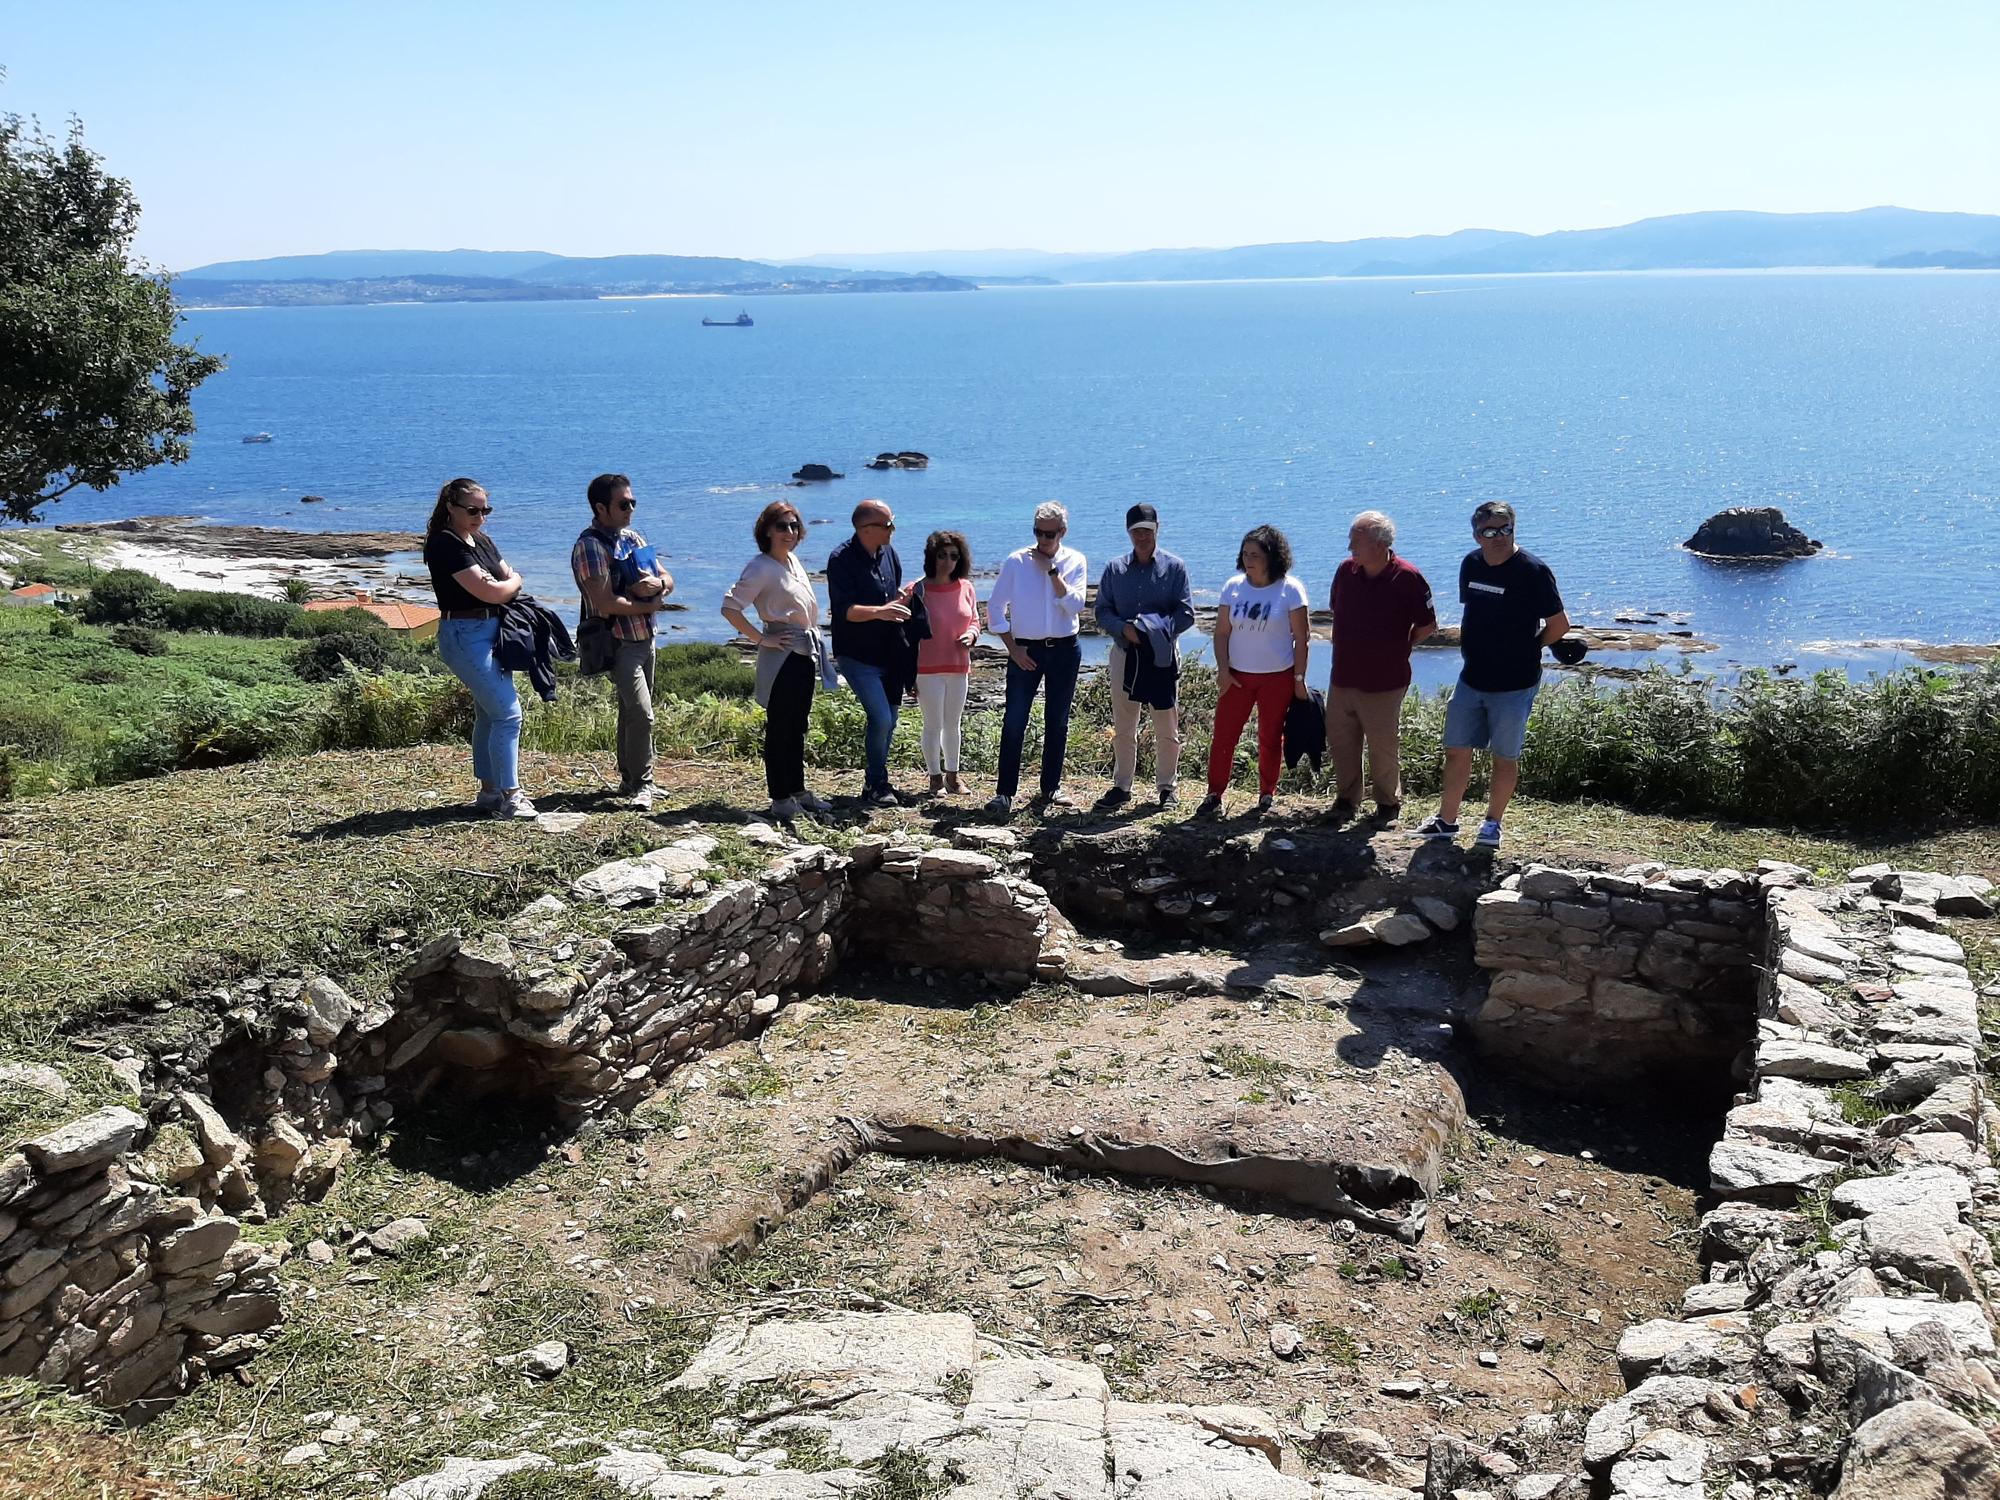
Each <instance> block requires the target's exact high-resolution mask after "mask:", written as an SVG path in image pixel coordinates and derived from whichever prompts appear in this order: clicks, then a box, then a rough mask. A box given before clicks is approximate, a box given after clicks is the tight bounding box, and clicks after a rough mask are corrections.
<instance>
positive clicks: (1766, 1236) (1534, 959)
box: [1426, 861, 2000, 1500]
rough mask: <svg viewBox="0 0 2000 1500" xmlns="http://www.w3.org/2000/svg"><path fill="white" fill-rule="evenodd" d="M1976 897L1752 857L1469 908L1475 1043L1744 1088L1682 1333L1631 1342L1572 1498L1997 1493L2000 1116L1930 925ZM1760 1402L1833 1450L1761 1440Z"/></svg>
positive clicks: (1983, 902)
mask: <svg viewBox="0 0 2000 1500" xmlns="http://www.w3.org/2000/svg"><path fill="white" fill-rule="evenodd" d="M1635 887H1636V889H1635ZM1990 893H1991V887H1990V886H1988V885H1987V883H1986V882H1985V881H1983V880H1968V879H1961V878H1953V877H1948V876H1939V875H1933V874H1925V873H1919V872H1911V871H1897V870H1891V869H1890V868H1889V867H1888V866H1886V865H1881V866H1871V867H1867V868H1863V869H1860V870H1856V871H1855V872H1853V874H1852V875H1850V877H1849V878H1848V879H1847V880H1846V881H1844V882H1839V883H1836V884H1834V885H1832V886H1828V887H1820V888H1814V887H1813V886H1812V885H1811V882H1810V877H1809V876H1808V875H1807V873H1806V872H1805V871H1804V870H1802V869H1800V868H1799V867H1797V866H1795V865H1785V864H1781V863H1778V862H1774V861H1767V862H1765V863H1764V864H1762V865H1760V866H1759V870H1758V874H1757V875H1756V876H1755V877H1749V876H1744V875H1741V874H1738V873H1737V872H1735V871H1730V870H1720V871H1714V872H1708V871H1700V870H1672V871H1669V870H1664V869H1662V868H1660V867H1655V866H1639V867H1635V868H1632V869H1629V870H1626V871H1625V872H1623V873H1622V874H1619V875H1604V874H1600V873H1595V872H1591V871H1566V870H1553V869H1547V868H1542V867H1532V866H1531V867H1530V868H1529V869H1528V870H1526V871H1525V872H1523V874H1522V875H1521V876H1520V877H1519V879H1518V880H1517V881H1513V882H1511V883H1510V884H1509V887H1508V888H1506V889H1502V890H1499V891H1495V892H1493V893H1491V894H1489V895H1488V896H1486V897H1484V898H1482V900H1481V901H1480V903H1479V907H1478V911H1477V913H1476V915H1475V932H1476V934H1477V949H1476V954H1477V959H1478V962H1479V963H1480V964H1481V965H1482V966H1484V967H1486V968H1488V969H1490V970H1492V971H1493V975H1494V977H1493V980H1492V983H1491V985H1490V987H1489V990H1488V994H1487V998H1486V999H1485V1000H1484V1001H1483V1002H1482V1003H1481V1004H1480V1005H1479V1007H1478V1008H1477V1009H1476V1010H1475V1012H1474V1014H1473V1018H1472V1025H1473V1029H1474V1035H1475V1037H1476V1039H1477V1040H1478V1041H1479V1043H1480V1044H1481V1045H1482V1046H1483V1047H1486V1048H1488V1049H1489V1050H1492V1051H1494V1052H1497V1053H1499V1054H1501V1055H1503V1056H1507V1057H1509V1058H1511V1059H1514V1060H1518V1061H1521V1062H1524V1063H1529V1064H1532V1065H1535V1066H1536V1067H1537V1068H1538V1070H1539V1071H1542V1072H1543V1073H1545V1074H1550V1073H1559V1074H1567V1073H1570V1072H1572V1071H1574V1070H1575V1067H1576V1063H1577V1062H1578V1061H1581V1062H1583V1063H1584V1065H1585V1066H1586V1067H1590V1068H1593V1069H1601V1068H1602V1067H1603V1066H1604V1065H1605V1063H1606V1062H1607V1061H1608V1062H1611V1063H1615V1061H1616V1057H1617V1055H1618V1054H1619V1053H1621V1052H1629V1053H1630V1054H1632V1055H1633V1056H1636V1057H1640V1058H1644V1059H1646V1060H1647V1067H1648V1068H1652V1067H1656V1066H1663V1065H1672V1066H1674V1067H1677V1068H1685V1067H1687V1066H1689V1065H1691V1064H1695V1063H1698V1062H1700V1061H1701V1060H1702V1059H1703V1058H1706V1059H1707V1060H1708V1061H1709V1062H1711V1063H1717V1064H1718V1065H1730V1064H1731V1060H1732V1057H1733V1066H1734V1076H1735V1077H1736V1078H1737V1079H1738V1080H1739V1081H1741V1082H1742V1083H1743V1085H1744V1087H1743V1091H1742V1092H1740V1093H1738V1094H1737V1095H1736V1096H1735V1101H1734V1104H1733V1107H1731V1108H1730V1110H1729V1112H1728V1116H1727V1119H1726V1121H1725V1124H1724V1128H1723V1132H1722V1138H1721V1139H1720V1140H1718V1141H1717V1142H1716V1144H1715V1146H1714V1148H1713V1150H1712V1152H1711V1154H1710V1157H1709V1183H1708V1187H1709V1189H1710V1191H1711V1193H1713V1194H1714V1195H1715V1197H1716V1198H1717V1200H1719V1201H1717V1203H1716V1206H1715V1207H1713V1208H1712V1209H1711V1210H1710V1211H1709V1212H1708V1213H1706V1214H1705V1215H1704V1216H1703V1218H1702V1222H1701V1233H1702V1241H1701V1259H1702V1264H1703V1266H1704V1268H1705V1273H1706V1279H1705V1280H1703V1281H1702V1282H1700V1283H1698V1284H1697V1285H1694V1286H1691V1287H1689V1288H1687V1289H1686V1290H1685V1292H1684V1293H1683V1295H1682V1299H1681V1308H1680V1316H1679V1317H1673V1318H1658V1319H1653V1320H1650V1321H1646V1322H1642V1323H1637V1324H1634V1325H1631V1326H1628V1327H1627V1328H1626V1329H1625V1330H1624V1332H1623V1334H1622V1335H1621V1337H1620V1339H1619V1343H1618V1349H1617V1360H1618V1368H1619V1373H1620V1375H1621V1377H1622V1378H1623V1379H1624V1381H1625V1383H1626V1385H1627V1387H1628V1390H1627V1394H1626V1395H1625V1396H1624V1397H1622V1398H1620V1399H1619V1400H1617V1401H1614V1402H1611V1403H1610V1404H1608V1405H1606V1406H1604V1407H1602V1408H1600V1409H1599V1410H1598V1411H1596V1412H1595V1413H1594V1414H1592V1415H1591V1416H1590V1418H1589V1421H1588V1423H1587V1426H1586V1428H1585V1431H1584V1439H1583V1451H1582V1455H1581V1461H1582V1465H1583V1468H1584V1475H1582V1476H1578V1478H1577V1480H1576V1483H1579V1484H1581V1483H1582V1482H1583V1480H1584V1479H1585V1478H1587V1479H1588V1480H1589V1481H1590V1483H1591V1484H1592V1485H1593V1486H1596V1487H1601V1489H1602V1492H1603V1493H1608V1494H1609V1495H1611V1496H1613V1497H1621V1496H1631V1497H1634V1500H1637V1497H1640V1496H1647V1497H1651V1496H1654V1495H1661V1496H1667V1495H1671V1496H1675V1497H1681V1496H1686V1497H1689V1500H1694V1497H1700V1496H1717V1495H1720V1496H1726V1497H1730V1500H1750V1497H1753V1496H1757V1495H1762V1494H1764V1493H1766V1490H1765V1488H1764V1486H1766V1485H1767V1484H1775V1485H1779V1486H1782V1487H1784V1488H1783V1492H1784V1493H1788V1494H1789V1493H1798V1492H1801V1491H1799V1490H1795V1489H1793V1488H1792V1486H1795V1485H1796V1486H1803V1487H1804V1488H1803V1492H1809V1493H1814V1494H1831V1495H1833V1496H1834V1497H1835V1500H1881V1497H1885V1496H1889V1495H1905V1494H1907V1495H1911V1496H1916V1495H1923V1496H1940V1497H1941V1496H1947V1495H1953V1496H1956V1495H1964V1496H1972V1495H1975V1494H1976V1495H1988V1494H1993V1495H2000V1429H1994V1428H1993V1426H1992V1417H1993V1412H1994V1411H1995V1409H1996V1408H2000V1342H1996V1328H1995V1320H1994V1308H1995V1306H1996V1299H2000V1272H1996V1268H1995V1265H1994V1253H1993V1246H1994V1244H1995V1243H1996V1242H2000V1168H1996V1167H1995V1165H1994V1160H1995V1157H1994V1153H1995V1151H1996V1149H2000V1111H1996V1109H1995V1108H1994V1105H1993V1103H1992V1102H1991V1101H1990V1100H1989V1099H1988V1097H1987V1094H1986V1089H1985V1085H1984V1082H1983V1079H1982V1074H1981V1072H1980V1065H1979V1050H1978V1049H1979V1047H1980V1045H1981V1042H1982V1038H1981V1032H1980V1019H1979V996H1978V994H1977V992H1976V990H1975V988H1974V985H1973V982H1972V979H1971V977H1970V974H1969V972H1968V970H1967V969H1966V966H1965V953H1964V950H1963V949H1962V947H1961V946H1960V945H1959V944H1958V942H1957V941H1956V940H1954V939H1953V938H1952V937H1951V936H1950V935H1949V934H1948V933H1947V932H1945V931H1944V930H1943V928H1944V926H1945V925H1946V920H1945V919H1948V918H1950V917H1953V916H1985V915H1990V914H1991V911H1992V902H1991V900H1990ZM1635 902H1642V903H1645V906H1646V907H1649V908H1651V909H1650V910H1645V909H1642V907H1640V906H1638V905H1634V904H1633V903H1635ZM1746 906H1747V907H1748V909H1749V920H1748V921H1743V920H1742V908H1744V907H1746ZM1635 918H1636V920H1635ZM1662 918H1664V920H1663V919H1662ZM1621 919H1622V920H1621ZM1725 931H1727V932H1733V933H1735V934H1736V936H1735V937H1734V939H1733V940H1732V939H1730V938H1727V937H1725V936H1724V933H1725ZM1673 938H1678V939H1680V941H1667V942H1665V943H1664V944H1663V942H1662V940H1663V939H1673ZM1731 941H1734V942H1735V943H1737V944H1739V945H1740V948H1739V951H1738V953H1736V954H1731V953H1729V952H1727V951H1725V946H1724V945H1725V944H1727V943H1729V942H1731ZM1635 991H1636V992H1638V993H1636V994H1635ZM1607 1002H1608V1003H1607ZM1737 1006H1741V1007H1742V1010H1741V1013H1732V1010H1731V1008H1732V1007H1737ZM1732 1038H1739V1039H1741V1041H1742V1046H1741V1048H1740V1050H1739V1049H1738V1048H1737V1047H1736V1045H1735V1044H1734V1043H1733V1042H1732V1041H1731V1039H1732ZM1627 1076H1645V1070H1640V1071H1639V1072H1638V1073H1636V1074H1634V1073H1629V1072H1628V1074H1627ZM1770 1403H1782V1407H1781V1408H1780V1409H1782V1410H1785V1411H1788V1412H1789V1413H1790V1414H1792V1416H1793V1417H1794V1419H1795V1420H1799V1421H1801V1422H1802V1423H1803V1424H1804V1430H1805V1431H1808V1432H1810V1431H1813V1430H1818V1431H1819V1432H1821V1433H1823V1434H1830V1435H1831V1439H1832V1440H1831V1441H1830V1442H1826V1443H1822V1444H1820V1445H1818V1446H1817V1447H1803V1448H1800V1449H1798V1450H1795V1451H1775V1452H1774V1451H1771V1449H1770V1446H1769V1444H1768V1442H1767V1441H1760V1434H1759V1431H1758V1429H1759V1427H1760V1425H1761V1417H1760V1411H1768V1410H1770V1409H1771V1407H1770V1405H1769V1404H1770ZM1432 1459H1433V1464H1432V1468H1433V1477H1436V1476H1437V1472H1438V1471H1437V1460H1438V1448H1437V1445H1436V1444H1434V1445H1433V1454H1432ZM1947 1475H1949V1476H1950V1477H1949V1478H1947ZM1592 1492H1593V1493H1596V1492H1598V1490H1597V1489H1593V1491H1592ZM1428 1493H1430V1490H1429V1488H1428V1487H1427V1489H1426V1494H1428ZM1551 1493H1555V1491H1551ZM1564 1493H1567V1491H1565V1492H1564Z"/></svg>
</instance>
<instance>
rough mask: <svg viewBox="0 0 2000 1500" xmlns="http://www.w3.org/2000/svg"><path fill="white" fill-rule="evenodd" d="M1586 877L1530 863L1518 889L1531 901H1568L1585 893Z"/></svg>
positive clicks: (1523, 872)
mask: <svg viewBox="0 0 2000 1500" xmlns="http://www.w3.org/2000/svg"><path fill="white" fill-rule="evenodd" d="M1584 879H1585V877H1584V876H1581V875H1577V874H1575V873H1573V872H1572V871H1569V870H1557V869H1552V868H1551V867H1549V866H1548V865H1529V866H1528V868H1527V869H1525V870H1523V871H1522V872H1521V883H1520V885H1519V886H1518V887H1516V889H1517V890H1518V891H1519V893H1520V894H1521V895H1522V896H1523V897H1525V898H1526V899H1528V900H1530V901H1567V900H1570V899H1571V898H1573V897H1576V896H1579V895H1582V894H1583V893H1584ZM1481 904H1482V905H1483V904H1484V899H1483V898H1482V901H1481Z"/></svg>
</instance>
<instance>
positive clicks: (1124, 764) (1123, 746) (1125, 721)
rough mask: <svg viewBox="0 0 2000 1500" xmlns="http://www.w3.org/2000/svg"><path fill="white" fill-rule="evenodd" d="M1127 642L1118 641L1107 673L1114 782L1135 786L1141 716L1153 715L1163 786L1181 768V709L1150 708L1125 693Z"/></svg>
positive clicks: (1156, 758) (1125, 788)
mask: <svg viewBox="0 0 2000 1500" xmlns="http://www.w3.org/2000/svg"><path fill="white" fill-rule="evenodd" d="M1128 649H1130V648H1129V647H1127V646H1126V645H1125V644H1124V643H1123V642H1114V643H1113V645H1112V647H1111V660H1110V661H1109V662H1108V663H1107V664H1106V665H1105V668H1104V670H1105V673H1106V675H1108V676H1109V677H1110V679H1111V784H1112V785H1113V786H1115V787H1117V788H1119V789H1120V790H1121V791H1127V792H1129V791H1131V790H1132V778H1133V777H1134V776H1136V775H1137V774H1138V771H1139V717H1140V715H1141V714H1144V713H1151V714H1152V716H1153V740H1154V744H1153V750H1154V757H1153V758H1154V761H1155V762H1156V767H1155V772H1154V774H1155V776H1156V777H1157V779H1158V781H1159V784H1160V785H1161V786H1163V787H1165V786H1172V785H1173V784H1174V782H1175V781H1176V780H1178V779H1179V777H1180V769H1181V711H1180V709H1179V708H1155V709H1148V708H1147V707H1146V705H1145V704H1143V703H1138V702H1135V701H1134V700H1132V699H1130V698H1128V697H1126V696H1125V653H1126V651H1127V650H1128Z"/></svg>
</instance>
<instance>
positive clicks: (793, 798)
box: [722, 500, 831, 822]
mask: <svg viewBox="0 0 2000 1500" xmlns="http://www.w3.org/2000/svg"><path fill="white" fill-rule="evenodd" d="M751 531H752V534H753V535H754V536H755V537H756V538H757V555H756V556H755V557H753V558H751V559H750V561H749V564H748V565H747V566H746V567H745V568H744V569H743V576H742V577H741V578H739V579H737V580H736V586H735V587H734V588H732V589H730V591H729V592H728V593H727V594H725V595H724V596H723V600H722V617H723V618H724V619H725V620H727V621H728V622H729V623H730V624H731V625H734V626H735V627H736V629H737V631H738V633H739V634H741V635H742V637H743V639H745V640H746V641H748V642H750V643H751V644H752V645H754V646H756V647H757V701H758V703H760V704H762V705H763V708H764V783H765V786H766V788H767V789H768V790H769V792H770V793H771V816H772V817H774V818H777V819H780V820H782V821H785V822H789V821H790V820H791V819H793V818H796V817H797V816H798V815H799V814H800V813H801V812H825V811H827V810H828V808H829V807H830V806H831V804H830V803H828V802H827V801H825V800H824V799H823V798H820V797H816V796H814V795H813V794H812V793H811V792H809V791H807V790H806V725H807V723H808V722H809V721H810V720H811V718H812V700H813V687H814V685H815V684H816V683H817V682H818V681H819V676H820V670H819V656H820V653H821V651H822V649H823V644H824V643H823V642H822V641H821V639H820V635H819V598H818V596H817V595H815V594H814V593H813V585H812V578H811V577H810V576H809V575H808V574H807V573H806V570H805V565H804V564H803V563H801V562H800V561H799V560H798V558H796V557H794V556H793V555H792V554H793V553H794V552H796V551H797V550H798V546H799V543H800V542H802V541H803V540H805V534H806V525H805V522H804V521H803V520H802V519H801V518H800V516H799V512H798V507H797V506H795V505H793V504H792V503H791V501H789V500H773V501H772V502H771V503H770V504H769V505H767V506H765V507H764V509H763V511H762V512H760V513H759V515H758V517H757V522H756V525H755V526H753V527H752V528H751ZM752 609H754V610H756V611H757V620H758V624H757V625H752V624H751V623H750V619H749V615H748V613H747V612H748V611H749V610H752ZM760 627H761V628H760Z"/></svg>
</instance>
